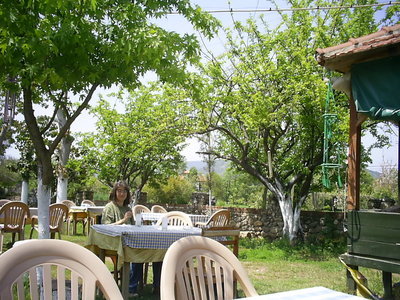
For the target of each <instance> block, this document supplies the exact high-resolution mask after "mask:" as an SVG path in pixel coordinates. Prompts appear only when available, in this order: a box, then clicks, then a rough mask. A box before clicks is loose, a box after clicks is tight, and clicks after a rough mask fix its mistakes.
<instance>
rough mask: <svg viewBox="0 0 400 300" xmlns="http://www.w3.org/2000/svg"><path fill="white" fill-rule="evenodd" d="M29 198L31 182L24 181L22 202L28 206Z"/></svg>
mask: <svg viewBox="0 0 400 300" xmlns="http://www.w3.org/2000/svg"><path fill="white" fill-rule="evenodd" d="M28 197H29V180H28V179H23V180H22V187H21V202H24V203H25V204H28Z"/></svg>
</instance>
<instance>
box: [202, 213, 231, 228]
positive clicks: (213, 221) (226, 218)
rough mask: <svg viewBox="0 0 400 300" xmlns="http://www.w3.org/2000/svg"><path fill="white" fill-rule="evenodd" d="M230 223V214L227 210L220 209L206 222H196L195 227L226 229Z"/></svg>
mask: <svg viewBox="0 0 400 300" xmlns="http://www.w3.org/2000/svg"><path fill="white" fill-rule="evenodd" d="M230 221H231V213H230V212H229V210H227V209H220V210H218V211H216V212H215V213H213V214H212V216H211V217H210V218H209V219H208V221H207V222H197V223H196V226H197V227H200V228H210V227H226V226H228V225H229V223H230Z"/></svg>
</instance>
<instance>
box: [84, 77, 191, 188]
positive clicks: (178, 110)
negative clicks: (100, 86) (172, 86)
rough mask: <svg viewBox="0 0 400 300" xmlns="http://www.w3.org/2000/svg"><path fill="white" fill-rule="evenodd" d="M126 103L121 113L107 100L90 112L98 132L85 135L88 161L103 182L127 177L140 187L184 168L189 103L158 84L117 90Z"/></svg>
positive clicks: (86, 158)
mask: <svg viewBox="0 0 400 300" xmlns="http://www.w3.org/2000/svg"><path fill="white" fill-rule="evenodd" d="M116 96H117V98H118V101H119V102H120V103H121V104H122V105H123V106H124V109H123V113H119V112H118V111H117V110H116V109H115V108H113V107H111V105H110V104H109V103H108V102H107V101H106V100H104V99H101V101H100V103H99V105H98V106H96V107H94V108H93V110H92V112H93V113H94V114H95V115H96V116H97V118H98V121H97V123H96V132H95V133H88V134H86V136H85V139H84V140H83V143H82V147H83V151H84V152H85V156H84V160H85V161H86V166H90V167H91V168H92V169H93V170H94V172H95V173H96V174H97V176H98V179H99V180H100V181H102V182H103V183H105V184H107V185H109V186H112V184H113V183H114V182H115V181H117V180H119V179H123V180H125V181H127V182H128V184H129V185H130V186H131V187H134V188H135V189H139V190H141V189H142V187H143V186H144V185H145V184H146V183H147V182H149V181H153V182H156V183H157V182H162V181H165V180H166V178H168V177H169V176H170V175H174V174H176V172H177V170H179V169H181V168H182V164H183V158H182V156H181V155H180V150H181V149H182V147H183V142H184V140H185V130H186V127H187V126H189V125H190V124H189V123H187V122H186V118H185V117H184V116H185V111H186V110H187V106H186V103H173V102H172V100H171V99H170V98H169V97H168V95H166V94H161V92H160V90H159V88H158V87H157V86H156V85H152V86H149V87H142V88H140V89H139V90H138V91H136V92H131V93H130V94H129V95H126V96H125V95H124V94H123V93H122V92H121V93H119V94H117V95H116Z"/></svg>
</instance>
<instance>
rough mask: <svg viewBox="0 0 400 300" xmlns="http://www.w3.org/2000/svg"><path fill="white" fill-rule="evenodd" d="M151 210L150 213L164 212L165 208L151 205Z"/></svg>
mask: <svg viewBox="0 0 400 300" xmlns="http://www.w3.org/2000/svg"><path fill="white" fill-rule="evenodd" d="M151 212H152V213H159V214H165V213H167V210H166V209H165V208H164V207H162V206H161V205H153V206H152V207H151Z"/></svg>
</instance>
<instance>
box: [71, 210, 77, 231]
mask: <svg viewBox="0 0 400 300" xmlns="http://www.w3.org/2000/svg"><path fill="white" fill-rule="evenodd" d="M73 216H74V228H73V232H72V235H76V220H77V214H73Z"/></svg>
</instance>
